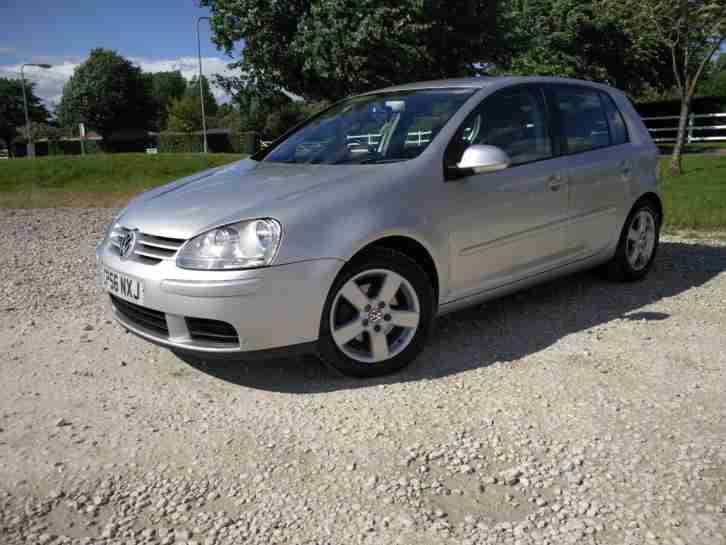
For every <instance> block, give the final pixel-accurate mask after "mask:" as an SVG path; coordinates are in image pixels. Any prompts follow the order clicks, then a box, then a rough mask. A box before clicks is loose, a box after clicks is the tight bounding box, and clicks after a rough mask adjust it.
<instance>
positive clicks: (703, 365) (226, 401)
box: [0, 210, 726, 545]
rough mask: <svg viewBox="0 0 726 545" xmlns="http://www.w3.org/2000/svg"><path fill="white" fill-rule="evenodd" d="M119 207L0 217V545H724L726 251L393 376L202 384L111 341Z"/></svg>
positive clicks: (524, 299)
mask: <svg viewBox="0 0 726 545" xmlns="http://www.w3.org/2000/svg"><path fill="white" fill-rule="evenodd" d="M112 215H113V211H110V210H42V211H40V210H38V211H32V210H24V211H11V210H10V211H9V210H3V211H0V255H1V256H2V259H1V260H0V274H1V275H2V282H1V283H0V378H1V381H0V389H1V392H2V395H1V396H0V543H2V544H3V545H6V544H7V545H13V544H20V543H24V544H25V543H41V544H50V543H72V544H106V545H108V544H119V545H131V544H134V545H136V544H173V543H185V544H188V545H192V544H198V545H202V544H210V545H216V544H219V545H236V544H242V543H245V544H258V543H259V544H282V543H285V544H287V543H291V544H292V543H297V544H345V545H348V544H354V543H366V544H390V543H397V544H411V545H413V544H416V545H426V544H434V543H445V544H454V543H456V544H495V543H496V544H498V543H506V544H516V545H526V544H547V543H549V544H552V545H555V544H556V545H560V544H567V543H583V544H618V545H619V544H643V543H646V544H655V543H670V544H687V545H699V544H703V545H718V544H722V543H725V542H726V538H725V537H724V535H725V534H726V422H725V419H724V416H725V415H726V406H725V405H726V404H725V403H724V402H725V395H724V392H725V391H726V388H725V387H726V380H725V378H726V356H725V355H724V354H726V335H725V334H724V331H725V327H726V274H725V271H726V245H724V244H723V243H719V242H717V241H710V242H709V241H703V240H701V241H695V240H686V239H680V238H672V237H671V238H665V240H664V241H663V243H662V246H661V253H660V255H659V258H658V261H657V264H656V268H655V270H654V271H653V274H652V275H651V276H650V277H649V278H648V279H647V280H646V281H644V282H642V283H638V284H630V285H620V284H611V283H608V282H605V281H603V280H600V279H598V278H597V277H596V276H594V275H592V274H580V275H576V276H571V277H568V278H565V279H562V280H559V281H557V282H554V283H551V284H547V285H544V286H540V287H537V288H534V289H530V290H527V291H525V292H523V293H520V294H517V295H514V296H511V297H507V298H504V299H501V300H498V301H495V302H491V303H489V304H487V305H486V306H483V307H479V308H475V309H471V310H466V311H463V312H459V313H456V314H453V315H450V316H447V317H444V318H442V319H440V320H439V321H438V324H437V328H436V331H435V333H434V335H433V337H432V338H431V340H430V342H429V344H428V347H427V349H426V351H425V352H424V354H423V355H422V357H421V358H420V359H419V360H418V361H417V362H416V363H415V364H414V365H413V366H412V367H411V368H409V369H408V370H406V371H405V372H403V373H401V374H398V375H395V376H391V377H387V378H385V379H377V380H375V381H356V380H352V379H347V378H343V377H340V376H337V375H334V374H332V373H330V372H328V371H327V370H326V369H325V368H323V367H322V366H321V365H320V364H319V363H318V362H317V361H316V360H315V359H308V358H305V359H296V360H281V361H273V362H267V363H255V364H243V363H240V364H236V365H229V366H203V365H200V364H198V365H196V366H194V365H193V364H191V363H187V362H184V361H181V360H179V359H178V358H176V357H175V356H174V355H172V354H171V353H169V352H167V351H164V350H162V349H159V348H157V347H154V346H151V345H149V344H147V343H144V342H143V341H141V340H139V339H136V338H135V337H133V336H131V335H128V334H125V333H123V331H122V330H121V329H120V328H119V327H118V326H117V325H115V324H114V323H112V322H111V321H110V314H109V310H108V308H107V306H106V299H105V298H104V296H103V295H102V294H101V293H100V292H99V290H98V289H97V288H96V287H95V286H94V281H93V278H94V257H93V251H94V244H95V242H96V241H97V240H98V239H99V238H100V236H101V233H102V229H103V227H104V225H105V223H106V222H107V221H109V220H110V218H111V217H112Z"/></svg>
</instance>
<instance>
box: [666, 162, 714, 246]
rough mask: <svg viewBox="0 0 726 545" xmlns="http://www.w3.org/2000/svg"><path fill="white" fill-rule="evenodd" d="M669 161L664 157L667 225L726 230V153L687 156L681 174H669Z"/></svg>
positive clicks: (675, 228)
mask: <svg viewBox="0 0 726 545" xmlns="http://www.w3.org/2000/svg"><path fill="white" fill-rule="evenodd" d="M668 163H669V158H666V157H664V158H663V159H662V160H661V168H662V172H663V173H664V175H663V178H662V184H661V189H662V191H663V198H664V201H665V202H664V206H665V213H666V222H665V228H666V229H667V230H669V231H673V230H688V231H722V232H723V231H726V156H711V155H687V156H684V157H683V171H684V173H683V174H682V175H681V176H671V175H670V174H668Z"/></svg>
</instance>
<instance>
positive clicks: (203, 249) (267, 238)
mask: <svg viewBox="0 0 726 545" xmlns="http://www.w3.org/2000/svg"><path fill="white" fill-rule="evenodd" d="M281 233H282V228H281V227H280V224H279V223H278V222H277V221H275V220H273V219H259V220H251V221H242V222H239V223H233V224H231V225H225V226H224V227H218V228H217V229H212V230H211V231H208V232H206V233H202V234H201V235H199V236H196V237H194V238H193V239H191V240H190V241H189V242H187V243H186V244H185V245H184V247H183V248H182V249H181V251H180V252H179V256H178V257H177V258H176V263H177V265H178V266H179V267H182V268H183V269H204V270H214V269H216V270H220V269H249V268H252V267H266V266H268V265H270V264H271V263H272V261H273V260H274V259H275V256H276V255H277V250H278V248H279V247H280V236H281Z"/></svg>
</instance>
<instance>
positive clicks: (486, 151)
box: [456, 144, 512, 174]
mask: <svg viewBox="0 0 726 545" xmlns="http://www.w3.org/2000/svg"><path fill="white" fill-rule="evenodd" d="M511 164H512V160H511V159H510V158H509V155H507V152H505V151H504V150H503V149H500V148H497V147H495V146H482V145H479V144H475V145H473V146H469V147H468V148H466V151H465V152H464V155H462V156H461V161H460V162H459V164H458V165H456V168H457V169H458V170H469V171H471V172H473V173H474V174H481V173H482V172H494V171H495V170H503V169H505V168H507V167H509V165H511Z"/></svg>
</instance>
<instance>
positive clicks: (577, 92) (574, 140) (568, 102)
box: [555, 87, 610, 153]
mask: <svg viewBox="0 0 726 545" xmlns="http://www.w3.org/2000/svg"><path fill="white" fill-rule="evenodd" d="M555 100H556V103H557V107H558V109H559V111H560V123H561V130H562V132H563V134H564V137H565V145H566V151H567V153H578V152H582V151H588V150H593V149H597V148H603V147H606V146H609V145H610V132H609V129H608V122H607V118H606V117H605V111H604V110H603V106H602V102H601V101H600V96H599V93H598V92H597V91H596V90H594V89H587V88H584V87H557V88H556V89H555Z"/></svg>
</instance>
